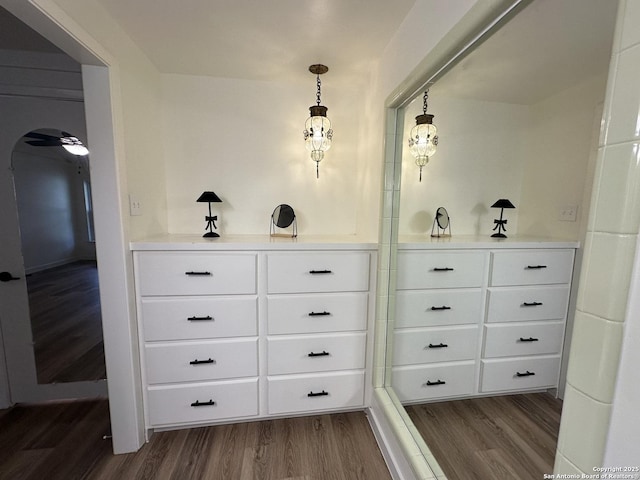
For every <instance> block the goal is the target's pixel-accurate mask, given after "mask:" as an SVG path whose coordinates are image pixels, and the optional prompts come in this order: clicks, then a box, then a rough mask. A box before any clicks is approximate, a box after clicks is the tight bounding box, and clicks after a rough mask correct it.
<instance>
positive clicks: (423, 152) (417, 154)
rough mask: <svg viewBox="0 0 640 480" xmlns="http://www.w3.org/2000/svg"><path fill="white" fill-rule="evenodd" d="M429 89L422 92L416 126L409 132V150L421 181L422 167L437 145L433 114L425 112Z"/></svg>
mask: <svg viewBox="0 0 640 480" xmlns="http://www.w3.org/2000/svg"><path fill="white" fill-rule="evenodd" d="M428 98H429V90H427V91H426V92H424V97H423V99H422V114H421V115H418V116H417V117H416V126H415V127H413V128H412V129H411V132H410V133H409V151H410V152H411V155H413V158H415V159H416V165H417V166H418V167H420V181H422V167H424V166H425V165H426V164H427V163H428V162H429V157H431V156H432V155H433V154H435V153H436V147H437V146H438V129H437V128H436V126H435V125H434V124H433V115H431V114H428V113H427V99H428Z"/></svg>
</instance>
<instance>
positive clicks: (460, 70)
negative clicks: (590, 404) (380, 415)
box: [383, 0, 616, 479]
mask: <svg viewBox="0 0 640 480" xmlns="http://www.w3.org/2000/svg"><path fill="white" fill-rule="evenodd" d="M507 3H509V2H505V4H504V9H503V11H502V12H501V13H500V15H498V17H497V18H496V16H495V12H494V16H493V18H492V20H491V21H485V24H484V30H482V29H479V30H482V31H483V34H481V35H479V36H478V37H477V41H476V42H475V43H472V45H471V46H469V44H468V43H464V42H463V43H461V45H462V47H460V48H459V49H453V50H452V51H451V55H450V58H449V60H448V61H447V62H444V63H440V64H436V63H434V65H432V66H431V67H432V68H431V67H425V68H424V72H425V76H424V77H423V78H422V83H421V84H419V85H416V84H414V85H412V86H411V88H407V89H406V92H405V94H404V96H402V95H399V96H396V97H394V102H395V103H393V104H392V105H390V108H389V110H388V115H395V118H396V120H397V122H396V125H398V124H400V125H403V127H402V128H400V129H398V128H397V127H396V132H395V133H396V135H395V138H396V142H397V144H396V148H395V153H394V155H395V157H394V159H393V160H394V162H395V165H396V169H401V173H400V175H397V178H398V182H399V183H400V185H397V184H396V188H397V189H399V190H400V194H399V196H397V197H394V198H396V201H398V200H397V199H398V198H399V205H392V206H391V208H389V211H393V212H398V213H397V214H396V215H394V217H393V218H392V225H393V226H394V227H395V228H392V229H391V230H392V232H393V233H392V234H391V236H392V237H391V239H390V245H391V251H390V258H391V259H392V260H391V261H392V262H395V264H396V265H397V268H396V269H395V270H392V271H391V273H390V278H389V295H390V297H389V298H390V301H389V309H388V319H387V327H388V328H387V355H386V361H387V364H386V370H385V371H386V376H385V385H387V389H388V391H389V394H390V397H391V398H393V399H397V405H396V407H397V408H398V409H399V412H400V416H401V417H402V418H403V419H404V420H405V421H406V422H407V428H408V430H409V431H410V432H412V433H413V435H414V436H418V435H419V436H420V437H417V438H415V439H414V440H415V442H416V444H417V445H418V446H419V447H421V448H422V453H423V457H424V459H425V460H426V461H427V464H428V465H429V466H430V468H431V471H432V473H433V477H434V478H435V477H436V476H438V475H440V476H439V477H438V478H440V477H444V476H446V477H447V478H450V479H455V478H520V477H521V478H542V477H543V475H544V474H551V473H552V472H553V470H554V457H555V451H556V442H557V435H558V429H559V422H560V412H561V410H562V398H563V395H564V385H565V381H566V378H565V377H566V362H567V352H568V348H567V344H568V343H569V342H570V333H571V325H572V321H573V312H574V310H575V290H576V284H577V281H576V280H577V278H575V277H576V274H574V272H579V271H580V269H579V267H580V260H581V253H580V250H579V248H578V247H579V246H580V244H582V243H583V242H584V235H585V231H586V218H587V214H588V212H583V211H582V210H585V209H586V208H588V205H589V203H590V202H589V198H590V195H591V191H590V188H591V184H592V181H593V171H594V161H595V160H594V159H595V152H596V150H597V145H598V135H599V129H598V126H599V121H600V118H601V116H602V102H603V100H604V94H605V86H606V79H607V74H608V66H609V58H610V52H611V44H612V38H613V29H614V23H615V16H616V2H611V3H609V2H602V1H598V0H586V1H583V0H563V1H561V2H558V1H553V0H538V1H535V2H520V5H519V6H518V7H517V8H515V9H512V10H510V8H511V7H512V6H511V5H507ZM541 25H544V26H545V28H544V31H542V30H541V29H540V26H541ZM475 33H477V31H476V32H475ZM457 34H458V35H459V34H460V32H459V31H458V32H457ZM452 35H453V34H452ZM434 62H435V61H434ZM427 63H428V62H427ZM442 65H445V66H444V67H443V66H442ZM425 88H428V89H429V109H430V111H433V112H436V113H437V116H438V135H439V137H440V140H441V141H440V143H439V145H438V156H437V157H435V158H434V159H433V161H430V162H429V163H428V164H427V165H426V166H425V167H424V170H423V174H422V180H421V181H419V179H418V176H417V175H416V173H415V162H414V159H413V157H412V156H411V153H410V152H409V148H408V146H407V142H406V139H407V138H408V134H409V129H411V127H412V126H413V118H414V117H415V116H416V115H418V114H419V113H420V112H421V111H422V108H423V102H422V91H423V90H424V89H425ZM415 92H418V93H415ZM388 133H391V132H388ZM387 161H389V159H387ZM496 198H509V199H511V201H513V202H514V204H516V205H518V208H517V209H514V210H510V211H509V238H492V237H491V235H492V233H493V231H492V229H493V228H494V222H493V218H494V216H495V215H494V214H495V211H492V210H491V206H492V205H493V204H494V202H495V200H496ZM567 204H575V205H580V206H581V208H580V212H581V215H580V216H579V217H578V218H576V219H575V221H572V222H567V221H564V220H565V219H564V218H563V215H562V209H563V208H565V207H564V206H565V205H567ZM440 205H447V208H446V209H444V208H442V207H440ZM451 212H454V213H455V221H456V222H455V224H456V225H455V227H456V229H455V232H454V233H453V234H451V230H450V220H449V214H450V213H451ZM447 227H448V231H446V232H445V230H447ZM445 233H446V234H447V235H444V234H445ZM438 234H440V235H438ZM383 240H384V239H383ZM407 448H408V450H407V452H410V451H412V450H411V449H415V446H412V447H407ZM411 458H413V457H411ZM414 470H415V471H418V470H419V467H415V466H414ZM497 471H500V472H510V473H511V474H512V476H507V477H500V476H499V475H498V477H496V475H497V474H496V472H497ZM471 472H473V474H472V473H471ZM505 475H507V474H505Z"/></svg>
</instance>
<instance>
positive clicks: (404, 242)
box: [398, 234, 580, 250]
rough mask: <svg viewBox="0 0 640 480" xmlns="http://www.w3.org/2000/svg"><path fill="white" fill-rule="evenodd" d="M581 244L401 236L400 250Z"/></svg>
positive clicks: (526, 238) (486, 237) (512, 238)
mask: <svg viewBox="0 0 640 480" xmlns="http://www.w3.org/2000/svg"><path fill="white" fill-rule="evenodd" d="M579 246H580V242H578V241H575V240H566V239H558V238H548V237H546V238H545V237H533V236H518V235H513V236H510V237H508V238H491V237H490V236H489V235H454V236H451V237H439V238H438V237H431V236H429V234H425V235H400V237H399V238H398V249H399V250H425V249H427V250H438V249H456V250H457V249H471V248H495V249H499V248H578V247H579Z"/></svg>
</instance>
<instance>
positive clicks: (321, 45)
mask: <svg viewBox="0 0 640 480" xmlns="http://www.w3.org/2000/svg"><path fill="white" fill-rule="evenodd" d="M98 1H99V2H100V3H101V4H102V5H103V6H104V8H105V9H106V10H107V11H108V12H109V13H110V14H111V15H112V16H113V17H114V18H115V19H116V20H117V21H118V23H119V24H120V25H121V26H122V27H123V29H124V30H125V31H127V33H128V34H129V35H130V36H131V38H133V40H134V41H135V42H136V44H138V45H139V46H140V48H141V49H142V50H143V51H144V52H145V54H146V55H147V56H148V57H149V58H150V59H151V61H152V62H153V63H154V64H155V65H156V67H157V68H158V69H159V70H160V71H161V72H163V73H182V74H189V75H209V76H216V77H231V78H244V79H253V80H274V81H278V80H282V79H283V78H287V79H291V78H292V77H293V76H299V77H300V78H304V79H305V80H308V79H309V75H311V74H310V73H309V72H308V67H309V65H311V64H314V63H323V64H325V65H327V66H328V67H329V73H328V74H327V75H332V82H333V79H334V78H337V79H354V78H362V77H363V75H366V74H367V73H369V72H370V65H371V61H372V60H375V59H376V58H378V56H379V55H380V52H381V50H382V49H383V48H384V47H385V46H386V45H387V43H388V42H389V40H390V39H391V37H392V35H393V34H394V33H395V32H396V31H397V30H398V28H399V27H400V24H401V23H402V21H403V20H404V19H405V17H406V16H407V13H408V12H409V10H410V9H411V7H413V5H414V3H415V1H416V0H393V1H389V0H268V1H256V0H188V1H180V2H178V1H176V0H135V1H131V0H98ZM334 75H335V77H334Z"/></svg>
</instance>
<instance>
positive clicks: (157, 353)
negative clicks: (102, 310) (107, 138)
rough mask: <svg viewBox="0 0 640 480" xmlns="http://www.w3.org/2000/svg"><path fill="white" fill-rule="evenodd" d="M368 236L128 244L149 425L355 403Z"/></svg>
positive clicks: (365, 342) (364, 387)
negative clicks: (360, 239) (363, 240)
mask: <svg viewBox="0 0 640 480" xmlns="http://www.w3.org/2000/svg"><path fill="white" fill-rule="evenodd" d="M374 248H375V245H373V244H363V243H355V242H353V240H348V241H346V242H345V243H342V242H340V241H339V240H334V241H330V242H326V243H325V242H324V241H317V240H313V241H311V240H301V239H298V240H291V239H277V240H273V239H269V238H268V237H260V238H259V239H257V237H227V238H224V239H216V240H213V241H210V240H206V239H200V238H195V237H189V238H188V240H187V239H186V238H185V239H183V238H181V237H173V236H169V237H165V238H162V239H157V240H152V241H146V242H136V243H134V244H132V250H133V252H134V253H133V255H134V268H135V280H136V292H137V305H138V331H139V338H140V356H141V358H140V360H141V366H142V381H143V391H144V406H145V421H146V426H147V429H148V430H152V429H158V428H160V429H167V428H178V427H184V426H191V425H201V424H215V423H220V422H233V421H240V420H245V419H249V418H256V419H257V418H266V417H269V416H275V415H277V416H282V415H291V414H305V413H317V412H324V411H336V410H345V409H354V408H363V407H364V406H365V401H366V398H367V394H368V393H367V392H368V389H369V384H370V383H371V382H370V380H371V362H372V358H371V357H372V355H371V351H372V348H371V345H372V342H373V335H372V330H371V329H372V326H373V322H372V321H371V318H372V315H373V302H374V301H375V294H374V290H373V286H374V285H375V268H376V266H375V260H376V255H375V254H374V253H375V250H374Z"/></svg>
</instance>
